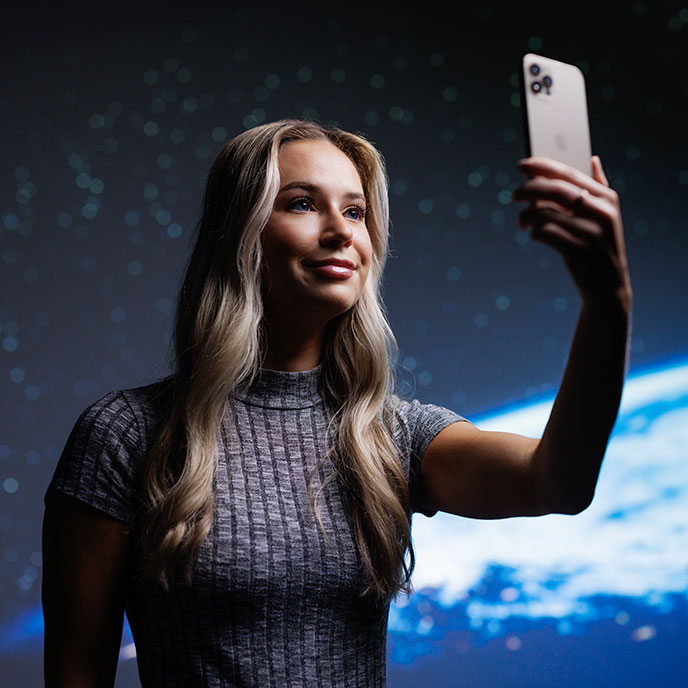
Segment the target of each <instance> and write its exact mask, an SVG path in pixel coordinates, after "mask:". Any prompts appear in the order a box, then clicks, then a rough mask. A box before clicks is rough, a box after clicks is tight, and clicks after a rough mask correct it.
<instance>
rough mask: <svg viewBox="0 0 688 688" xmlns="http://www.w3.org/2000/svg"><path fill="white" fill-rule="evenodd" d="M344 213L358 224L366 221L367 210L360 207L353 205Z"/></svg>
mask: <svg viewBox="0 0 688 688" xmlns="http://www.w3.org/2000/svg"><path fill="white" fill-rule="evenodd" d="M344 212H345V213H346V214H347V215H348V217H349V219H351V220H356V221H357V222H360V221H362V220H365V218H366V210H365V208H362V207H361V206H360V205H352V206H350V207H349V208H347V209H346V210H345V211H344Z"/></svg>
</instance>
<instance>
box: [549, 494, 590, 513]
mask: <svg viewBox="0 0 688 688" xmlns="http://www.w3.org/2000/svg"><path fill="white" fill-rule="evenodd" d="M594 496H595V490H594V488H593V489H592V490H580V491H576V493H575V494H569V495H566V496H565V497H563V498H562V499H560V500H559V504H558V505H557V509H556V510H555V513H558V514H566V515H567V516H576V515H577V514H580V513H582V512H583V511H585V510H586V509H587V508H588V507H589V506H590V505H591V504H592V500H593V497H594Z"/></svg>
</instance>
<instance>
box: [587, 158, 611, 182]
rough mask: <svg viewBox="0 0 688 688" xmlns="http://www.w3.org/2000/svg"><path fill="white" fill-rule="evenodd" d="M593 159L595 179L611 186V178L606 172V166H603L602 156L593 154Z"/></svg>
mask: <svg viewBox="0 0 688 688" xmlns="http://www.w3.org/2000/svg"><path fill="white" fill-rule="evenodd" d="M591 160H592V176H593V179H594V180H595V181H598V182H599V183H600V184H604V185H605V186H609V180H608V179H607V175H606V174H605V173H604V168H603V167H602V161H601V160H600V156H599V155H593V156H592V158H591Z"/></svg>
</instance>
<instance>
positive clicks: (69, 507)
mask: <svg viewBox="0 0 688 688" xmlns="http://www.w3.org/2000/svg"><path fill="white" fill-rule="evenodd" d="M128 560H129V526H128V525H127V524H125V523H123V522H122V521H118V520H115V519H113V518H111V517H109V516H106V515H105V514H102V513H100V512H98V511H96V510H95V509H93V508H91V507H88V506H86V505H85V504H82V503H81V502H79V501H77V500H75V499H73V498H71V497H65V496H62V495H52V496H50V497H49V498H48V499H47V500H46V510H45V518H44V521H43V616H44V620H45V655H44V656H45V682H46V686H47V687H50V686H56V687H57V686H70V688H81V687H82V686H83V687H84V688H85V687H86V686H107V685H109V686H111V685H113V682H114V677H115V672H116V668H117V659H118V655H119V647H120V642H121V636H122V621H123V615H124V589H125V580H126V575H127V568H128Z"/></svg>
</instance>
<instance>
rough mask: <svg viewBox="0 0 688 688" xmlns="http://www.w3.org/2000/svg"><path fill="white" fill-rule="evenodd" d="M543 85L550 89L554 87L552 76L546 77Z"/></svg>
mask: <svg viewBox="0 0 688 688" xmlns="http://www.w3.org/2000/svg"><path fill="white" fill-rule="evenodd" d="M542 83H543V84H544V85H545V86H546V87H547V88H549V87H550V86H551V85H552V77H551V76H546V77H544V78H543V79H542Z"/></svg>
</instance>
